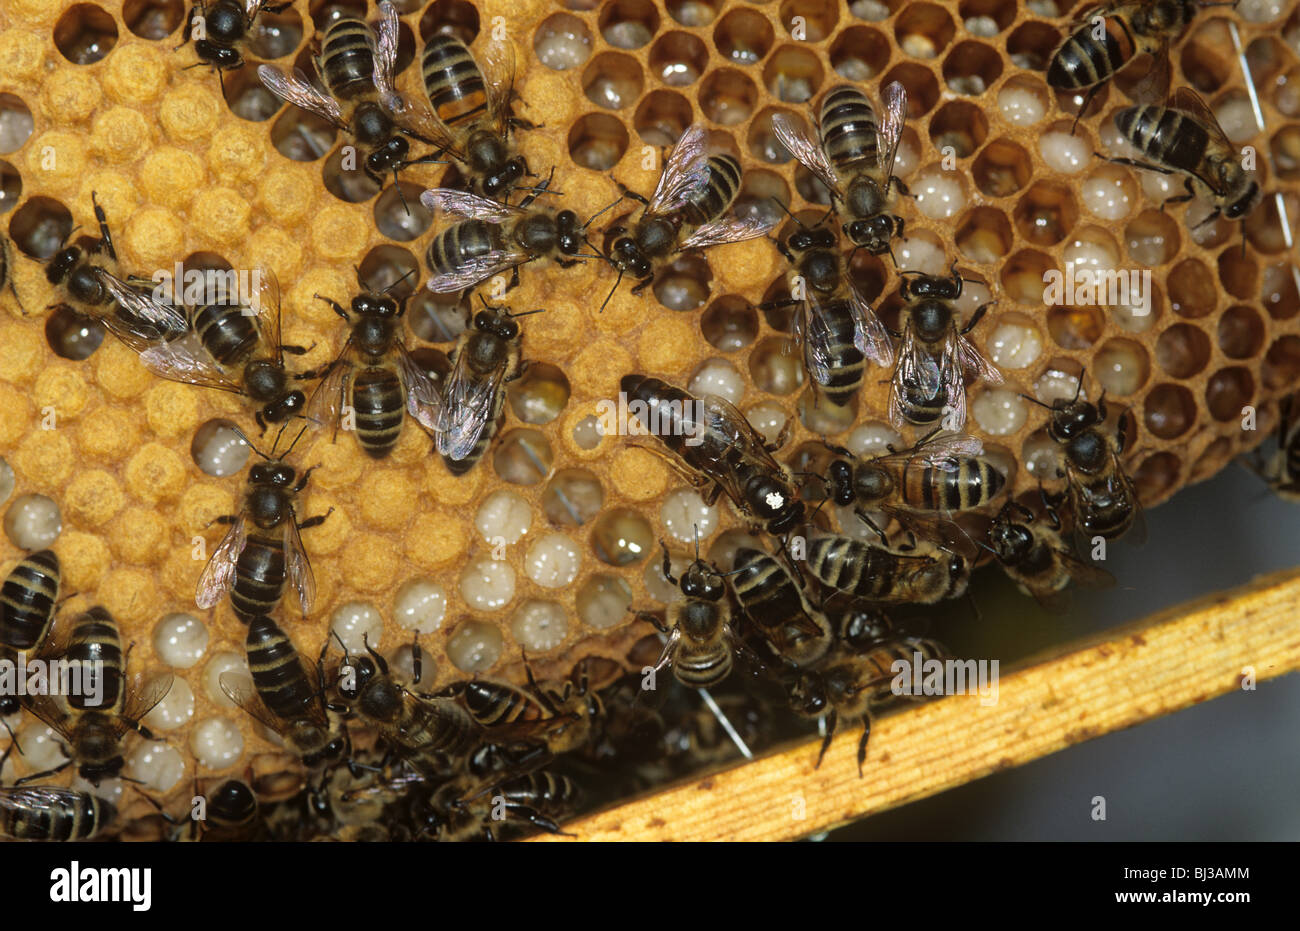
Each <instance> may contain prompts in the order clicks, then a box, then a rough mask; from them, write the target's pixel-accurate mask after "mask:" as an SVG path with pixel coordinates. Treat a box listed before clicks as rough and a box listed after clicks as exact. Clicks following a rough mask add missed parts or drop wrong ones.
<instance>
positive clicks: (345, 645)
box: [327, 630, 365, 660]
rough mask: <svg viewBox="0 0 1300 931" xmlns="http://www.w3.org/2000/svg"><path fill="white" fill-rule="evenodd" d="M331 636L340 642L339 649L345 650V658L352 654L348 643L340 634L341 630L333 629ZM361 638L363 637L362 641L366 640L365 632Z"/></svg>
mask: <svg viewBox="0 0 1300 931" xmlns="http://www.w3.org/2000/svg"><path fill="white" fill-rule="evenodd" d="M330 636H331V637H333V638H334V639H335V640H337V641H338V642H339V649H341V650H342V651H343V658H344V659H345V660H346V659H347V658H348V657H349V656H350V655H351V654H349V653H348V645H347V644H346V643H344V642H343V638H342V637H340V636H339V632H338V631H337V630H331V631H330ZM361 638H362V642H364V641H365V634H362V635H361ZM327 639H328V638H327Z"/></svg>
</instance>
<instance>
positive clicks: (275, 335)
mask: <svg viewBox="0 0 1300 931" xmlns="http://www.w3.org/2000/svg"><path fill="white" fill-rule="evenodd" d="M253 280H254V281H255V282H256V285H255V286H254V289H253V293H252V294H251V295H249V298H250V299H249V300H248V301H247V304H246V306H247V312H251V315H252V317H253V323H254V324H256V326H257V332H258V334H259V335H260V336H261V338H262V342H263V345H264V346H265V347H267V348H269V349H270V351H271V354H272V358H274V359H275V361H276V364H277V365H278V364H282V363H283V362H284V350H283V348H282V347H281V343H280V279H278V278H276V277H275V272H273V271H271V269H270V268H268V267H267V266H265V265H258V266H256V267H255V268H254V269H253ZM245 312H246V311H245V310H244V308H242V307H241V308H240V313H245Z"/></svg>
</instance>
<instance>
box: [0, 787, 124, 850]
mask: <svg viewBox="0 0 1300 931" xmlns="http://www.w3.org/2000/svg"><path fill="white" fill-rule="evenodd" d="M0 792H2V793H3V798H2V801H3V805H0V834H3V835H4V836H6V837H11V838H13V839H15V840H49V841H69V840H85V839H86V838H88V837H93V836H94V835H95V834H97V833H98V832H99V830H100V829H101V828H103V827H105V826H107V825H108V824H109V823H110V822H112V820H113V818H114V817H116V815H117V809H115V808H114V807H113V806H112V805H111V804H110V803H108V802H105V801H101V800H100V799H98V798H96V797H95V796H93V795H91V794H90V793H88V792H77V791H75V790H73V789H65V788H62V787H58V786H33V787H30V788H22V787H19V788H6V789H0Z"/></svg>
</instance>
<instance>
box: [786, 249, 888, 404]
mask: <svg viewBox="0 0 1300 931" xmlns="http://www.w3.org/2000/svg"><path fill="white" fill-rule="evenodd" d="M778 248H779V249H780V250H781V253H782V254H783V255H784V256H785V257H786V259H788V260H789V262H790V265H791V266H792V268H791V293H792V294H796V295H799V296H798V297H796V298H793V299H791V300H789V301H773V302H770V303H767V304H764V305H762V307H763V309H765V310H766V309H771V308H775V307H780V306H790V305H793V306H796V307H798V308H799V310H798V312H797V313H796V314H795V317H794V333H793V341H794V345H795V347H796V349H800V350H802V355H803V360H804V367H805V368H806V369H807V370H808V375H809V377H810V378H811V379H812V381H813V384H815V385H816V386H817V388H818V390H819V391H820V392H821V394H822V396H823V397H825V398H826V400H827V401H829V402H830V403H831V404H834V405H837V406H840V407H843V406H844V405H846V404H848V403H849V402H850V401H852V400H853V397H854V396H855V395H856V394H857V393H858V390H859V389H860V388H861V387H862V381H863V377H864V375H865V373H866V368H867V364H866V360H867V359H870V360H871V361H872V362H874V363H876V365H879V366H880V367H881V368H888V367H889V366H891V365H893V364H894V347H893V344H892V343H891V342H890V341H889V333H888V331H886V330H885V326H884V324H882V323H881V322H880V320H879V319H878V318H877V317H876V314H875V312H874V311H873V310H872V309H871V305H870V304H868V303H867V299H866V298H864V297H863V296H862V293H861V292H860V291H859V290H858V287H857V285H855V284H854V283H853V280H852V279H851V278H850V277H849V274H848V269H847V268H846V267H845V265H844V258H843V256H842V255H841V254H840V252H839V250H838V249H837V248H836V244H835V234H834V233H833V232H832V231H831V230H830V229H829V228H828V227H825V226H815V227H812V228H811V229H809V228H803V227H802V224H801V228H800V229H797V230H795V231H794V232H793V233H791V234H790V235H789V237H787V238H786V240H785V242H784V243H780V244H778Z"/></svg>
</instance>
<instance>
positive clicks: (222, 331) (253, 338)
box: [194, 304, 260, 365]
mask: <svg viewBox="0 0 1300 931" xmlns="http://www.w3.org/2000/svg"><path fill="white" fill-rule="evenodd" d="M254 319H255V318H254V317H252V316H251V315H248V314H245V313H243V312H242V311H241V309H240V308H239V307H237V306H234V307H232V306H231V305H229V304H204V305H203V306H202V307H200V308H199V309H198V311H197V312H196V313H195V314H194V332H195V333H197V334H198V336H199V341H200V342H202V343H203V348H204V349H206V350H207V351H208V355H210V356H212V358H213V359H215V360H216V361H217V362H219V363H221V364H222V365H235V364H236V363H238V362H241V361H243V360H244V359H246V358H248V356H249V355H251V354H252V352H253V350H254V349H256V348H257V342H258V339H259V338H260V334H259V333H258V331H257V325H256V324H255V323H254Z"/></svg>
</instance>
